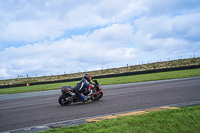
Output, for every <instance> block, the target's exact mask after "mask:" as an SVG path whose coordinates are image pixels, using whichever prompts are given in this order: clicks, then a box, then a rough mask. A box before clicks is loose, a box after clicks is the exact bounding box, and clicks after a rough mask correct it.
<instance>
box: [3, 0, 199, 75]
mask: <svg viewBox="0 0 200 133" xmlns="http://www.w3.org/2000/svg"><path fill="white" fill-rule="evenodd" d="M193 55H195V56H200V1H199V0H0V77H8V78H9V77H17V76H18V75H27V74H28V75H29V76H36V75H37V76H39V75H51V74H52V75H55V74H64V73H73V72H78V71H80V72H81V71H89V70H94V69H95V70H97V69H102V68H103V69H106V68H109V67H113V66H114V67H119V66H122V65H123V66H126V64H129V65H130V64H131V65H134V64H138V63H139V62H142V61H143V62H144V63H145V62H148V61H149V62H151V61H157V60H160V59H161V60H164V59H170V58H171V59H174V58H178V57H181V56H182V58H186V57H190V56H193Z"/></svg>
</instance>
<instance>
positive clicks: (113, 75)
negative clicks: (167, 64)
mask: <svg viewBox="0 0 200 133" xmlns="http://www.w3.org/2000/svg"><path fill="white" fill-rule="evenodd" d="M195 68H200V65H193V66H184V67H174V68H164V69H155V70H146V71H136V72H127V73H119V74H110V75H102V76H93V77H92V78H93V79H101V78H111V77H120V76H130V75H139V74H148V73H158V72H168V71H177V70H187V69H195ZM79 80H81V79H80V78H74V79H66V80H57V81H46V82H36V83H29V85H31V86H32V85H40V84H53V83H62V82H71V81H79ZM26 85H27V84H13V85H5V86H0V89H2V88H10V87H20V86H26Z"/></svg>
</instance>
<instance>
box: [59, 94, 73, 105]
mask: <svg viewBox="0 0 200 133" xmlns="http://www.w3.org/2000/svg"><path fill="white" fill-rule="evenodd" d="M58 102H59V104H60V105H62V106H66V105H70V104H71V103H72V101H71V100H70V96H69V95H66V94H62V95H61V96H60V97H59V99H58Z"/></svg>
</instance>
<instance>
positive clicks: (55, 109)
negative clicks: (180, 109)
mask: <svg viewBox="0 0 200 133" xmlns="http://www.w3.org/2000/svg"><path fill="white" fill-rule="evenodd" d="M102 87H103V92H104V96H103V98H102V99H101V100H100V101H96V102H92V101H91V102H89V103H88V104H82V103H78V104H72V105H70V106H60V105H59V104H58V97H59V96H60V90H56V91H52V92H53V94H52V93H49V94H46V95H44V94H43V93H44V92H39V93H38V92H37V95H35V94H36V93H23V94H19V95H18V96H17V94H14V95H0V132H1V131H8V130H13V129H19V128H24V127H31V126H37V125H43V124H48V123H55V122H59V121H67V120H73V119H79V118H86V117H91V116H99V115H105V114H111V113H117V112H124V111H131V110H136V109H143V108H150V107H157V106H164V105H170V104H176V103H185V102H192V101H200V77H194V78H185V79H176V80H164V81H151V82H140V83H130V84H120V85H106V86H102ZM58 88H60V87H59V86H58ZM49 92H50V91H49ZM33 94H34V95H33Z"/></svg>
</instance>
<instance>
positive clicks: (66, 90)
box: [58, 80, 103, 106]
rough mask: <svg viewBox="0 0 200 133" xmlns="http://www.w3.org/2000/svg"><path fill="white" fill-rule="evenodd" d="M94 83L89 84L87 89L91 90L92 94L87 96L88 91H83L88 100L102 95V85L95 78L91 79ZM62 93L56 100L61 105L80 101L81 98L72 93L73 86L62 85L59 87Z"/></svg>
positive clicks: (95, 99)
mask: <svg viewBox="0 0 200 133" xmlns="http://www.w3.org/2000/svg"><path fill="white" fill-rule="evenodd" d="M93 82H94V83H92V85H90V86H89V89H90V90H92V92H93V95H92V96H88V94H89V93H88V92H86V91H83V92H82V95H84V96H85V97H86V98H87V99H88V100H92V101H98V100H99V99H101V98H102V97H103V92H102V87H101V85H100V84H99V83H98V81H97V80H93ZM61 93H62V95H61V96H60V97H59V99H58V102H59V104H60V105H62V106H66V105H70V104H71V103H76V102H82V101H81V99H79V98H78V96H77V95H76V94H75V93H74V88H73V87H71V86H62V87H61Z"/></svg>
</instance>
